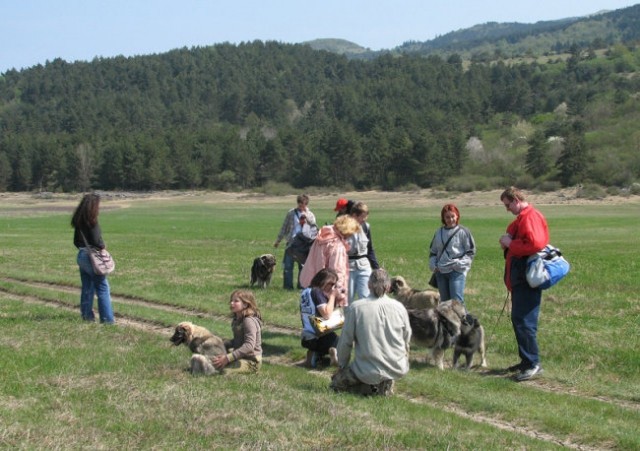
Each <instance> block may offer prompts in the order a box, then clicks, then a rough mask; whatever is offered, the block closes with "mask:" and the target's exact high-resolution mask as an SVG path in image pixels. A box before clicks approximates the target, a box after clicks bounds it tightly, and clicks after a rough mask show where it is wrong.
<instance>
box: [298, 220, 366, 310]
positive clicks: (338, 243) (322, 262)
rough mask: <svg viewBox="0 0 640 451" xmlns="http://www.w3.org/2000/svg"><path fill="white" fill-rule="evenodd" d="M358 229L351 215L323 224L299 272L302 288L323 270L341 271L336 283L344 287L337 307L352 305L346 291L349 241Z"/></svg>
mask: <svg viewBox="0 0 640 451" xmlns="http://www.w3.org/2000/svg"><path fill="white" fill-rule="evenodd" d="M359 231H360V224H358V221H356V220H355V219H354V218H353V217H352V216H350V215H343V216H339V217H338V218H336V220H335V222H334V223H333V225H326V226H323V227H322V228H321V229H320V232H319V233H318V237H317V238H316V240H315V241H314V242H313V245H312V246H311V250H310V251H309V256H308V257H307V261H306V262H305V264H304V267H303V268H302V271H301V272H300V284H301V285H302V287H303V288H307V287H308V286H309V285H310V284H311V280H312V279H313V276H315V275H316V274H317V273H318V271H320V270H321V269H323V268H330V269H333V270H334V271H335V272H336V273H337V274H338V283H337V286H339V287H340V288H342V289H341V290H340V293H339V295H338V296H336V306H338V307H346V306H347V305H348V304H349V300H348V296H347V290H346V288H347V287H348V286H349V257H348V255H347V251H348V250H349V244H348V243H347V241H346V240H347V238H349V237H350V236H351V235H353V234H354V233H357V232H359Z"/></svg>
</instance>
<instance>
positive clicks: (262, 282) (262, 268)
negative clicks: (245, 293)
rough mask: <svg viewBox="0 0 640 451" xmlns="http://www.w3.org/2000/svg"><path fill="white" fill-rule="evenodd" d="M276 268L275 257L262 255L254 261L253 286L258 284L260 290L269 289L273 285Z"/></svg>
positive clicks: (252, 268) (252, 267) (252, 269)
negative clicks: (272, 279) (272, 278)
mask: <svg viewBox="0 0 640 451" xmlns="http://www.w3.org/2000/svg"><path fill="white" fill-rule="evenodd" d="M275 267H276V257H275V255H273V254H262V255H261V256H260V257H256V258H255V259H254V260H253V266H251V286H253V285H255V284H256V283H257V284H258V286H259V287H260V288H267V287H268V286H269V284H270V283H271V277H272V276H273V270H274V269H275Z"/></svg>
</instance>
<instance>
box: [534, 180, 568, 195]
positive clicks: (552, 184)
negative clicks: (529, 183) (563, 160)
mask: <svg viewBox="0 0 640 451" xmlns="http://www.w3.org/2000/svg"><path fill="white" fill-rule="evenodd" d="M560 188H562V185H561V184H560V182H558V181H556V180H545V181H544V182H542V183H540V184H539V185H538V189H539V190H540V191H544V192H545V193H550V192H552V191H558V190H559V189H560Z"/></svg>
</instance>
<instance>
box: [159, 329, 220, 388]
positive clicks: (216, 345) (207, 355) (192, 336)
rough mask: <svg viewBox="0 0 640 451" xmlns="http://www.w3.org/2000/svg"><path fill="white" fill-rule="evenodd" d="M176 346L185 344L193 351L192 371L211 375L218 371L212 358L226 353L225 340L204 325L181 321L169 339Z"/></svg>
mask: <svg viewBox="0 0 640 451" xmlns="http://www.w3.org/2000/svg"><path fill="white" fill-rule="evenodd" d="M169 340H170V341H171V343H173V344H174V345H175V346H180V345H181V344H184V345H185V346H187V347H188V348H189V349H190V350H191V352H192V355H191V365H190V369H191V373H192V374H205V375H210V374H214V373H216V372H217V370H216V369H215V367H214V366H213V363H212V362H211V358H212V357H215V356H217V355H221V354H225V353H226V349H225V347H224V340H222V338H220V337H218V336H216V335H214V334H212V333H211V332H210V331H209V330H208V329H206V328H204V327H202V326H196V325H195V324H193V323H190V322H188V321H184V322H181V323H180V324H178V325H177V326H176V328H175V331H174V333H173V336H172V337H171V338H170V339H169Z"/></svg>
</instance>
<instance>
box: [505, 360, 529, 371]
mask: <svg viewBox="0 0 640 451" xmlns="http://www.w3.org/2000/svg"><path fill="white" fill-rule="evenodd" d="M528 366H529V365H527V364H526V363H524V362H520V363H516V364H515V365H511V366H510V367H509V368H507V370H506V371H507V372H508V373H515V372H516V371H518V372H521V371H524V370H526V369H527V367H528Z"/></svg>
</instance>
